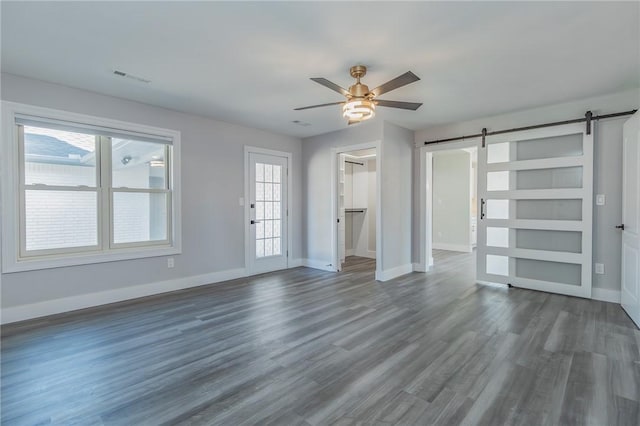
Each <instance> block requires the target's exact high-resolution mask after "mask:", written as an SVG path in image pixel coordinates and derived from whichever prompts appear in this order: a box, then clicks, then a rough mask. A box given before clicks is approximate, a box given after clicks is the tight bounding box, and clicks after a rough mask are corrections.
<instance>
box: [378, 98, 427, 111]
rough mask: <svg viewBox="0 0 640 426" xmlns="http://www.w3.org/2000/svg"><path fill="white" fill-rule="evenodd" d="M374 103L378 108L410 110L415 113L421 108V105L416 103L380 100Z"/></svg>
mask: <svg viewBox="0 0 640 426" xmlns="http://www.w3.org/2000/svg"><path fill="white" fill-rule="evenodd" d="M374 102H375V103H376V105H378V106H383V107H389V108H400V109H410V110H412V111H415V110H417V109H418V108H420V107H421V106H422V104H421V103H418V102H401V101H385V100H382V99H376V100H375V101H374Z"/></svg>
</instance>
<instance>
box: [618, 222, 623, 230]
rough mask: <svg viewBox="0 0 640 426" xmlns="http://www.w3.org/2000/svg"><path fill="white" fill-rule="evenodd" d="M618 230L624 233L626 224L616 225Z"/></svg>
mask: <svg viewBox="0 0 640 426" xmlns="http://www.w3.org/2000/svg"><path fill="white" fill-rule="evenodd" d="M616 229H620V230H622V231H624V223H623V224H622V225H616Z"/></svg>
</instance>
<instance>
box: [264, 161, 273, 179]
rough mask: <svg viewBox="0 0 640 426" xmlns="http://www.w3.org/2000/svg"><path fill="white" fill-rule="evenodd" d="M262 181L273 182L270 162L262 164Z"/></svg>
mask: <svg viewBox="0 0 640 426" xmlns="http://www.w3.org/2000/svg"><path fill="white" fill-rule="evenodd" d="M264 181H265V182H273V166H272V165H271V164H265V165H264Z"/></svg>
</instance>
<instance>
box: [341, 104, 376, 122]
mask: <svg viewBox="0 0 640 426" xmlns="http://www.w3.org/2000/svg"><path fill="white" fill-rule="evenodd" d="M374 115H376V104H375V103H374V102H373V101H370V100H368V99H356V100H351V101H348V102H347V103H345V104H344V105H343V106H342V116H343V117H344V118H346V119H347V120H349V121H364V120H368V119H370V118H373V116H374Z"/></svg>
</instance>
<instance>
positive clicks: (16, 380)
mask: <svg viewBox="0 0 640 426" xmlns="http://www.w3.org/2000/svg"><path fill="white" fill-rule="evenodd" d="M354 260H357V259H354ZM473 263H474V261H473V257H472V256H470V255H468V254H456V253H447V252H438V253H437V254H436V266H435V269H434V270H433V271H432V272H429V273H427V274H420V273H413V274H410V275H407V276H404V277H401V278H399V279H396V280H393V281H390V282H385V283H379V282H376V281H374V280H373V269H374V268H373V266H372V265H373V263H372V261H369V260H366V261H359V262H354V263H352V264H349V265H347V267H346V268H345V271H344V272H343V273H339V274H335V273H329V272H322V271H317V270H313V269H306V268H297V269H293V270H288V271H283V272H277V273H271V274H266V275H262V276H257V277H251V278H247V279H240V280H235V281H230V282H225V283H220V284H216V285H211V286H206V287H200V288H197V289H191V290H188V291H180V292H176V293H172V294H168V295H160V296H154V297H150V298H146V299H143V300H138V301H131V302H126V303H120V304H114V305H110V306H107V307H102V308H99V309H91V310H85V311H81V312H77V313H71V314H65V315H60V316H57V317H50V318H46V319H41V320H34V321H29V322H24V323H20V324H13V325H8V326H5V327H3V328H2V384H1V385H2V400H1V402H2V407H1V408H2V424H7V425H13V424H19V425H21V424H27V425H35V424H48V423H53V424H81V425H93V424H123V425H143V424H149V425H157V424H224V425H240V424H261V425H272V424H275V425H307V424H312V425H313V424H330V423H335V424H338V425H355V424H360V425H364V424H377V425H390V424H407V425H408V424H419V425H432V424H441V425H456V424H466V425H501V424H517V425H540V424H544V425H558V424H562V425H581V424H591V425H623V424H625V425H634V426H637V425H638V424H639V418H640V417H639V416H640V402H639V401H640V352H639V349H638V348H639V346H640V332H638V330H637V329H636V328H635V327H634V326H633V324H632V323H631V321H630V320H629V319H628V318H627V316H626V315H625V314H624V313H623V311H622V310H621V308H620V307H619V306H618V305H615V304H611V303H603V302H596V301H590V300H583V299H578V298H571V297H564V296H558V295H551V294H546V293H541V292H533V291H527V290H519V289H506V288H498V287H488V286H478V285H475V284H474V283H473V268H474V267H473Z"/></svg>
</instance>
